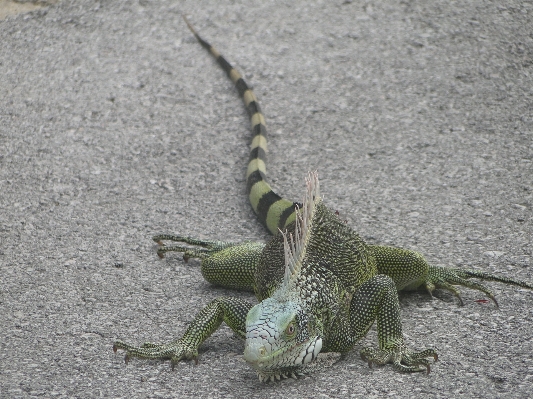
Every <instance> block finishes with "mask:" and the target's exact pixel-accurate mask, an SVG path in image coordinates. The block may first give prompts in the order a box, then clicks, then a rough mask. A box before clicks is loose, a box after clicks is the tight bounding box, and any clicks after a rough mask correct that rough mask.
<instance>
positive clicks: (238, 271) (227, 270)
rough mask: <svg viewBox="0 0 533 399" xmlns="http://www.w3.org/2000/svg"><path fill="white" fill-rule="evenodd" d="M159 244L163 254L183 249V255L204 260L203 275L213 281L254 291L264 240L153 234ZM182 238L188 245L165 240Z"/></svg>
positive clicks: (175, 240)
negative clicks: (213, 238)
mask: <svg viewBox="0 0 533 399" xmlns="http://www.w3.org/2000/svg"><path fill="white" fill-rule="evenodd" d="M153 240H154V241H155V242H157V243H158V244H159V248H158V249H157V254H158V255H159V257H160V258H163V257H164V254H165V253H166V252H183V259H184V260H185V261H188V260H189V259H190V258H198V259H201V260H202V275H203V276H204V278H205V279H206V280H207V281H208V282H210V283H211V284H214V285H217V286H222V287H226V288H231V289H237V290H243V291H252V292H253V291H254V273H255V269H256V267H257V264H258V263H259V258H260V256H261V252H262V250H263V248H264V246H265V245H264V244H263V243H258V242H244V243H232V242H225V241H209V240H197V239H195V238H191V237H184V236H177V235H166V234H165V235H158V236H155V237H154V238H153ZM164 240H166V241H173V242H181V243H184V244H187V245H185V246H184V245H173V246H166V245H164V244H163V241H164Z"/></svg>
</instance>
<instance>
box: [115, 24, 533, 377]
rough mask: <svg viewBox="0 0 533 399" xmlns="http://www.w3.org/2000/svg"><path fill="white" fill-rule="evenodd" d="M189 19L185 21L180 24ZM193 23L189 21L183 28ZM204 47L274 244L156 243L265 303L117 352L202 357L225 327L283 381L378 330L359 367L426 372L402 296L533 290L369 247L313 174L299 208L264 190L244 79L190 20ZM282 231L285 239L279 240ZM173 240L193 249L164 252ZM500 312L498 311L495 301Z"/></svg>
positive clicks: (218, 309) (258, 118)
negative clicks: (230, 108) (244, 137)
mask: <svg viewBox="0 0 533 399" xmlns="http://www.w3.org/2000/svg"><path fill="white" fill-rule="evenodd" d="M184 19H185V18H184ZM185 21H186V22H187V20H185ZM187 25H188V26H189V28H190V29H191V31H192V32H193V34H194V35H195V36H196V38H197V39H198V41H199V42H200V44H201V45H202V46H203V47H204V48H206V49H207V50H208V51H209V52H210V53H211V54H212V55H213V56H214V57H215V58H216V60H217V62H218V63H219V65H220V66H221V67H222V68H223V69H224V71H226V73H227V74H228V76H229V77H230V78H231V79H232V81H233V82H234V83H235V86H236V87H237V90H238V92H239V94H240V95H241V96H242V97H243V100H244V103H245V105H246V108H247V110H248V112H249V113H250V117H251V122H252V132H253V140H252V148H251V154H250V160H249V163H248V171H247V187H248V193H249V198H250V202H251V204H252V207H253V209H254V211H255V212H256V214H257V215H258V218H259V220H260V221H261V222H262V223H263V224H265V225H266V227H267V228H268V229H269V231H270V232H272V233H273V234H274V237H273V238H272V239H271V241H270V242H269V243H267V244H266V245H265V244H262V243H250V242H247V243H241V244H237V243H228V242H220V241H204V240H196V239H193V238H190V237H184V236H174V235H160V236H156V237H154V240H155V241H156V242H158V243H159V244H160V247H159V249H158V255H159V256H160V257H163V256H164V253H165V252H169V251H177V252H183V253H184V255H183V256H184V259H185V260H187V259H188V258H199V259H201V260H202V265H201V267H202V274H203V276H204V278H205V279H206V280H207V281H209V282H211V283H213V284H215V285H219V286H224V287H228V288H234V289H240V290H248V291H253V292H254V293H255V295H256V297H257V299H258V300H259V304H257V305H255V306H253V305H252V304H250V303H249V302H247V301H244V300H242V299H239V298H233V297H221V298H217V299H215V300H214V301H212V302H211V303H210V304H209V305H207V306H206V307H205V308H204V309H202V310H201V311H200V312H199V313H198V314H197V315H196V317H195V319H194V320H193V322H192V323H191V324H190V325H189V327H188V328H187V330H186V331H185V333H184V334H183V336H182V337H181V338H179V339H178V340H176V341H174V342H171V343H168V344H153V343H145V344H143V345H142V346H140V347H136V346H132V345H129V344H126V343H124V342H123V341H116V342H115V344H114V346H113V349H114V350H115V351H116V350H117V349H123V350H125V351H126V356H125V360H126V362H127V361H128V360H129V359H130V358H131V357H139V358H146V359H171V364H172V367H173V368H174V365H175V364H176V363H177V362H178V361H180V360H183V359H195V360H196V359H197V357H198V347H199V346H200V344H201V343H202V342H203V341H204V340H205V339H207V337H209V336H210V335H211V334H212V333H213V332H214V331H215V330H216V329H217V328H218V327H219V326H220V324H221V323H222V321H224V322H225V323H226V324H227V325H228V326H229V327H230V328H231V329H232V330H233V331H234V332H235V333H236V334H237V335H238V336H240V337H241V338H244V339H245V349H244V358H245V360H246V361H247V362H248V363H249V364H250V365H251V366H252V367H253V368H254V369H255V370H256V371H257V374H258V376H259V379H260V380H261V381H268V380H272V381H273V380H275V379H280V378H281V377H287V376H293V377H295V376H296V375H298V374H301V373H304V372H307V371H310V370H313V369H314V365H315V360H316V359H317V358H318V355H319V353H333V352H335V353H345V352H347V351H349V350H351V349H352V348H353V346H354V345H355V344H356V343H357V341H358V340H360V339H361V338H362V337H364V336H365V335H366V333H367V332H368V330H369V329H370V327H371V326H372V325H373V324H374V322H376V323H377V333H378V342H379V348H365V349H363V350H362V351H361V356H362V357H363V359H365V360H366V361H368V364H369V365H372V363H376V364H385V363H392V364H393V367H394V368H395V369H397V370H399V371H406V372H414V371H427V372H428V373H429V370H430V368H429V360H428V358H431V357H433V358H434V359H435V360H436V359H437V353H436V351H435V350H433V349H426V350H424V351H421V352H413V351H411V350H410V349H408V348H407V347H406V345H405V343H404V338H403V334H402V326H401V319H400V308H399V303H398V294H397V291H399V290H414V289H418V288H426V289H427V290H428V291H429V292H430V293H431V292H432V291H433V290H435V289H436V288H443V289H446V290H449V291H451V292H452V293H454V294H455V295H456V296H457V298H458V299H459V301H460V302H461V304H462V300H461V297H460V295H459V291H458V290H457V289H456V288H455V287H454V285H461V286H465V287H468V288H473V289H477V290H480V291H482V292H484V293H485V294H486V295H487V296H488V297H489V298H491V299H492V300H493V301H494V302H495V303H496V300H495V298H494V295H493V294H492V293H491V291H490V290H489V289H488V288H487V287H485V286H484V285H482V284H480V283H477V282H474V281H470V280H467V279H469V278H472V277H476V278H480V279H485V280H493V281H499V282H503V283H507V284H513V285H517V286H520V287H525V288H530V289H533V285H532V284H530V283H527V282H524V281H520V280H514V279H508V278H503V277H498V276H495V275H492V274H487V273H483V272H477V271H468V270H462V269H449V268H443V267H437V266H431V265H428V264H427V262H426V261H425V259H424V258H423V257H422V255H420V254H419V253H417V252H414V251H410V250H404V249H399V248H392V247H385V246H377V245H368V244H366V243H365V242H364V241H363V240H362V239H361V238H360V237H359V235H358V234H357V233H356V232H355V231H354V230H353V229H351V228H350V227H349V226H348V225H346V224H345V223H344V222H342V221H341V220H340V219H339V218H338V216H337V215H336V214H335V213H334V212H332V211H330V210H329V209H328V208H327V207H326V206H325V205H324V203H323V201H322V199H321V197H320V192H319V183H318V177H317V174H316V173H310V174H309V176H308V178H307V180H306V182H307V189H306V193H305V197H304V200H303V203H302V204H298V203H294V202H292V201H289V200H286V199H283V198H281V197H280V196H278V195H277V194H275V193H274V192H273V190H272V189H271V187H270V185H269V184H268V183H267V182H266V180H265V176H266V167H265V154H266V127H265V120H264V117H263V115H262V113H261V110H260V108H259V104H258V102H257V99H256V97H255V95H254V94H253V92H252V91H251V90H250V89H249V88H248V86H247V84H246V83H245V82H244V80H243V79H242V77H241V75H240V74H239V73H238V72H237V71H236V70H235V69H234V68H233V67H232V66H231V65H230V64H229V63H228V62H227V61H226V60H225V59H224V58H223V57H222V56H221V55H220V54H219V53H218V51H217V50H216V49H215V48H213V47H212V46H211V45H210V44H208V43H207V42H206V41H204V40H203V39H202V38H201V37H200V36H199V35H198V34H197V33H196V32H195V30H194V29H193V28H192V26H191V25H190V24H189V23H188V22H187ZM279 231H281V232H282V234H278V232H279ZM163 240H169V241H174V242H181V243H184V244H187V245H185V246H183V245H177V246H164V245H163V243H162V241H163ZM496 305H497V303H496Z"/></svg>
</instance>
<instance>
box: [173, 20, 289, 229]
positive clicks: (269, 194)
mask: <svg viewBox="0 0 533 399" xmlns="http://www.w3.org/2000/svg"><path fill="white" fill-rule="evenodd" d="M183 19H184V20H185V23H187V26H188V27H189V29H190V30H191V32H192V33H193V34H194V36H195V37H196V39H198V41H199V42H200V44H201V45H202V47H204V48H205V49H206V50H207V51H209V52H210V53H211V55H213V57H215V59H216V60H217V62H218V64H219V65H220V66H221V67H222V69H223V70H224V71H225V72H226V73H227V74H228V76H229V78H230V79H231V80H232V82H233V83H234V84H235V87H236V88H237V91H238V92H239V94H240V96H241V97H242V99H243V101H244V105H245V106H246V109H247V110H248V113H249V115H250V119H251V122H252V137H253V138H252V145H251V149H250V159H249V161H248V170H247V172H246V187H247V192H248V198H249V199H250V203H251V205H252V208H253V209H254V212H255V213H256V214H257V217H258V218H259V221H260V222H261V223H263V224H264V225H265V226H266V228H267V229H268V230H269V231H270V232H271V233H272V234H274V235H276V234H278V231H279V229H281V230H283V229H284V228H285V226H287V225H288V224H289V223H291V222H292V221H294V218H295V213H294V212H295V210H294V209H295V206H296V204H297V203H295V202H292V201H289V200H287V199H284V198H281V197H280V196H279V195H278V194H276V193H275V192H274V191H273V190H272V188H271V187H270V184H268V182H267V181H266V166H265V162H266V152H267V140H266V136H267V130H266V125H265V117H264V116H263V114H262V113H261V108H260V107H259V102H258V101H257V98H256V97H255V94H254V92H253V91H252V90H251V89H250V88H249V87H248V85H247V84H246V82H245V81H244V80H243V78H242V76H241V74H240V73H239V72H238V71H237V70H236V69H235V68H233V67H232V66H231V64H230V63H229V62H228V61H226V59H225V58H224V57H223V56H222V55H220V53H219V52H218V50H217V49H216V48H214V47H213V46H211V45H210V44H209V43H207V42H206V41H205V40H204V39H202V38H201V37H200V36H199V35H198V33H196V31H195V30H194V28H193V27H192V25H191V24H190V23H189V21H187V19H186V18H185V16H183Z"/></svg>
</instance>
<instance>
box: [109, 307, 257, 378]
mask: <svg viewBox="0 0 533 399" xmlns="http://www.w3.org/2000/svg"><path fill="white" fill-rule="evenodd" d="M251 308H252V304H251V303H249V302H247V301H245V300H242V299H240V298H234V297H221V298H217V299H215V300H213V301H212V302H211V303H210V304H209V305H207V306H206V307H205V308H203V309H202V310H201V311H200V312H199V313H198V314H197V315H196V317H195V318H194V320H193V322H192V323H191V324H190V325H189V327H188V328H187V330H186V331H185V334H183V337H181V338H180V339H178V340H176V341H174V342H170V343H167V344H154V343H150V342H147V343H144V344H143V345H141V346H134V345H129V344H126V343H125V342H123V341H120V340H119V341H116V342H115V343H114V344H113V351H115V352H116V351H117V350H118V349H122V350H125V351H126V356H125V358H124V360H125V362H126V363H128V361H129V359H131V358H132V357H138V358H143V359H165V360H168V359H170V360H171V365H172V369H174V366H175V365H176V363H177V362H179V361H180V360H185V359H194V360H195V361H197V358H198V347H199V346H200V345H201V343H202V342H204V341H205V340H206V339H207V338H208V337H209V336H210V335H211V334H212V333H213V332H214V331H215V330H217V329H218V327H219V326H220V324H221V323H222V322H223V321H224V322H225V323H226V324H227V325H228V326H229V327H230V328H231V329H232V330H233V331H234V332H235V333H236V334H237V335H238V336H239V337H240V338H243V339H244V338H245V336H246V315H247V314H248V311H249V310H250V309H251Z"/></svg>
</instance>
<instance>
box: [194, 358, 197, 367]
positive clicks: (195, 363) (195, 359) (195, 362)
mask: <svg viewBox="0 0 533 399" xmlns="http://www.w3.org/2000/svg"><path fill="white" fill-rule="evenodd" d="M194 365H195V366H198V358H197V357H195V358H194Z"/></svg>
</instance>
